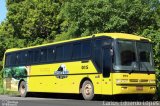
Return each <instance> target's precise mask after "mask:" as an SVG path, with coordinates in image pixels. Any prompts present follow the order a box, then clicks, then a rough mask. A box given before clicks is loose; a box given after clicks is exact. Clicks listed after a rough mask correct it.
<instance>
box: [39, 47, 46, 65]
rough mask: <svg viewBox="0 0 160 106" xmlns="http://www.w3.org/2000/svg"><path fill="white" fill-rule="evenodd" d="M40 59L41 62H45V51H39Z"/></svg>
mask: <svg viewBox="0 0 160 106" xmlns="http://www.w3.org/2000/svg"><path fill="white" fill-rule="evenodd" d="M40 57H41V62H45V61H46V60H47V49H41V52H40Z"/></svg>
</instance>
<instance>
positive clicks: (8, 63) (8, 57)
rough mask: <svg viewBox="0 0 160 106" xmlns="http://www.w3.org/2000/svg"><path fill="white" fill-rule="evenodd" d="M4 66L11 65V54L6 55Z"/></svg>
mask: <svg viewBox="0 0 160 106" xmlns="http://www.w3.org/2000/svg"><path fill="white" fill-rule="evenodd" d="M5 61H6V62H5V66H10V65H11V54H7V55H6V60H5Z"/></svg>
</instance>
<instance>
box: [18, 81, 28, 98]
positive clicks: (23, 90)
mask: <svg viewBox="0 0 160 106" xmlns="http://www.w3.org/2000/svg"><path fill="white" fill-rule="evenodd" d="M18 91H19V94H20V96H21V97H26V96H27V85H26V82H25V81H21V82H20V85H19V88H18Z"/></svg>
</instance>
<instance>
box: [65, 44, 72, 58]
mask: <svg viewBox="0 0 160 106" xmlns="http://www.w3.org/2000/svg"><path fill="white" fill-rule="evenodd" d="M71 56H72V45H71V44H66V45H64V46H63V58H64V60H70V59H71Z"/></svg>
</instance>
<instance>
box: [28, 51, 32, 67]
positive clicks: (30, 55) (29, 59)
mask: <svg viewBox="0 0 160 106" xmlns="http://www.w3.org/2000/svg"><path fill="white" fill-rule="evenodd" d="M28 54H29V58H28V64H30V65H31V64H32V63H33V51H29V52H28Z"/></svg>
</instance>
